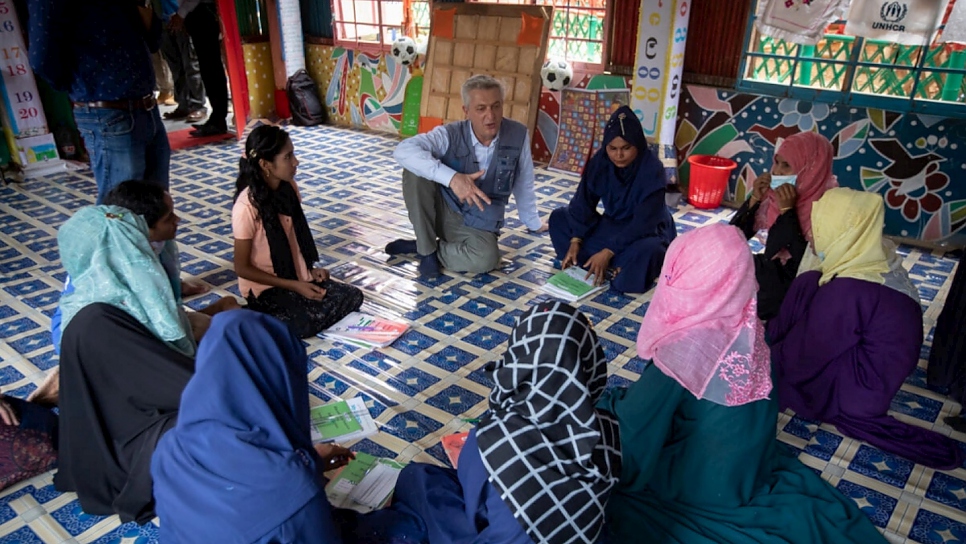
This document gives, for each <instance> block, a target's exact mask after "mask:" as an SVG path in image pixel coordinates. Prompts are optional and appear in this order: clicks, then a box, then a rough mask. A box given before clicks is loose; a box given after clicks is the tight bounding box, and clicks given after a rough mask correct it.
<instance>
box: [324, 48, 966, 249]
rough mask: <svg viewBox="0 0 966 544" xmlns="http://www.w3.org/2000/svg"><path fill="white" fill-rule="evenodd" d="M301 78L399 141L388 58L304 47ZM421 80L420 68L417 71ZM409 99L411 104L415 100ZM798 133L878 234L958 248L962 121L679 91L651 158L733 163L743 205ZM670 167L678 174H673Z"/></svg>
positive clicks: (680, 165)
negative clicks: (858, 200) (826, 147)
mask: <svg viewBox="0 0 966 544" xmlns="http://www.w3.org/2000/svg"><path fill="white" fill-rule="evenodd" d="M306 53H307V58H308V70H309V74H311V75H312V77H313V79H315V81H316V82H317V83H318V84H319V95H320V96H323V97H325V103H326V105H327V106H328V108H329V116H330V117H329V118H330V122H332V123H336V124H340V125H344V126H352V127H356V128H367V129H371V130H378V131H382V132H389V133H392V134H399V133H400V128H401V126H402V119H403V111H404V110H408V109H409V108H411V107H414V106H415V107H416V108H417V109H418V104H406V103H405V100H406V86H407V85H408V84H409V82H410V81H411V80H412V76H413V74H411V73H410V70H409V68H408V67H405V66H402V65H400V64H399V63H398V62H397V61H396V60H395V59H394V58H393V57H392V56H391V55H387V54H378V55H372V54H368V53H361V52H357V51H352V50H348V49H345V48H341V47H332V46H324V45H307V46H306ZM415 73H416V74H417V75H421V74H420V73H419V71H418V69H417V70H416V71H415ZM572 86H573V87H577V88H583V89H625V88H629V87H630V85H629V82H628V81H627V80H626V79H625V78H624V77H622V76H613V75H595V76H586V75H585V76H583V77H579V78H578V79H577V80H575V81H574V83H573V84H572ZM559 98H560V93H558V92H551V91H548V90H546V89H544V90H543V92H542V93H541V95H540V109H539V111H538V114H537V129H536V133H535V134H534V135H533V156H534V159H535V160H536V161H538V162H544V163H546V162H549V161H550V157H551V156H552V155H553V152H554V149H555V147H556V143H557V135H558V132H559V130H560V127H559V122H560V101H559ZM417 99H418V93H410V98H409V100H417ZM803 130H814V131H817V132H819V133H821V134H823V135H824V136H826V137H827V138H829V140H830V141H831V142H832V145H833V146H834V148H835V151H836V155H835V163H834V171H835V174H836V175H837V176H838V179H839V184H841V185H842V186H845V187H852V188H854V189H862V190H865V191H872V192H876V193H879V194H882V195H883V198H884V199H885V202H886V232H887V233H888V234H890V235H893V236H901V237H905V238H911V239H917V240H920V241H923V242H928V243H934V244H949V245H962V244H966V161H964V159H963V158H962V156H963V153H962V152H963V150H964V149H966V120H957V119H944V118H940V117H934V116H927V115H917V114H899V113H895V112H887V111H883V110H877V109H871V108H856V107H851V106H848V105H841V106H840V105H829V104H824V103H818V102H816V103H809V102H802V101H798V100H793V99H782V98H775V97H769V96H758V95H751V94H743V93H737V92H734V91H727V90H721V89H714V88H710V87H701V86H695V85H690V86H686V87H685V90H684V93H683V95H682V97H681V102H680V106H679V115H678V125H677V133H676V136H675V143H674V147H673V148H671V149H665V150H663V151H662V150H660V149H658V150H656V151H657V152H658V154H659V157H660V158H662V159H664V160H665V162H666V165H667V167H668V174H669V176H668V177H669V181H671V182H674V181H676V180H675V177H674V175H675V173H677V174H678V175H679V176H680V181H681V183H682V184H684V185H686V184H687V180H688V176H689V173H690V172H689V170H690V166H689V164H688V162H687V157H688V156H689V155H691V154H705V155H720V156H724V157H728V158H731V159H733V160H735V161H736V162H737V163H738V165H739V166H738V168H736V169H735V170H734V171H733V173H732V177H731V180H730V185H729V188H728V194H727V198H728V199H729V200H732V201H738V202H740V201H742V200H743V199H744V198H745V195H746V194H747V193H748V188H749V187H750V186H751V185H752V183H754V180H755V178H756V177H757V176H758V174H760V173H762V172H764V171H766V170H767V169H770V168H771V161H772V155H773V154H774V150H775V146H776V145H777V144H778V143H779V142H780V141H781V140H783V139H784V138H787V137H788V136H790V135H792V134H795V133H797V132H800V131H803ZM675 148H676V149H675ZM675 164H676V165H677V168H676V169H675Z"/></svg>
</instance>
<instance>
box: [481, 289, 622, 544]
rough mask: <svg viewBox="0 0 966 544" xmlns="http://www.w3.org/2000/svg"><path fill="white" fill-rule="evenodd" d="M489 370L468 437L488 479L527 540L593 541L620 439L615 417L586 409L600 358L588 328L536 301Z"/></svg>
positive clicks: (563, 309) (602, 373)
mask: <svg viewBox="0 0 966 544" xmlns="http://www.w3.org/2000/svg"><path fill="white" fill-rule="evenodd" d="M494 366H495V368H494V369H493V380H494V382H495V384H496V385H495V386H494V388H493V391H492V392H491V393H490V412H489V413H487V414H486V415H485V416H484V417H483V418H482V419H481V421H480V424H479V427H478V428H477V432H476V435H477V436H476V438H477V441H478V444H479V452H480V454H481V456H482V459H483V464H484V466H485V467H486V470H487V472H488V474H489V482H490V483H491V484H492V485H493V486H494V487H495V488H496V490H497V491H498V493H499V495H500V497H501V498H502V499H503V501H504V502H505V503H506V505H507V506H508V507H509V508H510V510H511V511H512V513H513V516H514V517H515V518H516V520H517V521H518V522H519V523H520V525H521V526H522V527H523V528H524V530H525V531H526V532H527V534H528V535H529V536H530V538H531V539H532V540H533V541H534V542H540V543H544V542H547V543H553V544H558V543H559V544H564V543H577V542H580V543H584V542H586V543H592V542H596V541H597V539H598V537H599V536H600V534H601V530H602V528H603V523H604V506H605V505H606V503H607V496H608V493H609V491H610V489H611V487H613V486H614V484H615V483H616V482H617V480H618V478H619V475H620V439H619V435H618V429H617V422H616V420H615V419H614V418H613V417H612V416H611V415H610V414H609V413H607V412H601V411H598V410H597V409H596V408H595V407H594V404H595V403H596V402H597V399H598V398H599V397H600V395H601V393H602V392H603V391H604V387H605V385H606V382H607V360H606V359H605V356H604V350H603V349H602V348H601V346H600V342H599V341H598V339H597V334H596V333H595V332H594V329H593V327H592V325H591V324H590V322H589V321H588V320H587V318H586V317H585V316H584V315H583V314H581V313H580V312H579V311H577V310H576V309H574V308H573V307H571V306H569V305H567V304H564V303H562V302H547V303H541V304H539V305H537V306H536V307H534V308H531V309H530V310H529V311H527V312H526V313H524V314H523V315H522V316H521V317H520V321H519V323H518V324H517V326H516V327H515V328H514V330H513V334H512V337H511V339H510V343H509V347H508V349H507V351H506V354H505V355H504V357H503V359H502V361H498V362H496V363H494Z"/></svg>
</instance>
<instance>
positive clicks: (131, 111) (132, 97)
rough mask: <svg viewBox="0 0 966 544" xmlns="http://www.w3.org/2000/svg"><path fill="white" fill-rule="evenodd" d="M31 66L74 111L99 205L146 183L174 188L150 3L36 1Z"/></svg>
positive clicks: (157, 28) (157, 30)
mask: <svg viewBox="0 0 966 544" xmlns="http://www.w3.org/2000/svg"><path fill="white" fill-rule="evenodd" d="M28 12H29V14H30V22H29V38H30V45H29V48H30V52H29V55H30V65H31V67H33V69H34V71H35V72H36V73H37V74H39V75H40V76H41V77H43V78H44V79H46V80H47V81H49V82H50V83H51V85H52V86H53V87H54V88H56V89H59V90H63V91H67V93H68V94H69V96H70V99H71V101H72V102H73V104H74V119H75V120H76V122H77V128H78V130H79V131H80V134H81V136H82V137H83V138H84V145H86V146H87V151H88V153H89V154H90V157H91V168H92V169H93V171H94V178H95V179H96V180H97V203H98V204H100V203H101V201H103V199H104V197H105V196H106V195H107V193H108V192H110V190H111V189H113V188H114V187H115V186H116V185H118V184H120V183H121V182H124V181H127V180H129V179H143V180H147V181H151V182H154V183H157V184H159V185H161V186H162V187H164V188H165V189H167V188H168V168H169V160H170V158H171V148H170V147H169V145H168V136H167V133H165V130H164V125H163V124H162V122H161V115H160V113H159V112H158V108H157V102H156V101H155V98H154V84H155V81H154V68H153V65H152V63H151V53H152V52H156V51H158V48H159V46H160V43H161V20H160V19H159V18H158V17H157V15H156V14H155V13H154V10H153V9H152V8H151V2H150V0H147V1H145V0H88V1H86V2H73V1H71V0H30V2H29V3H28Z"/></svg>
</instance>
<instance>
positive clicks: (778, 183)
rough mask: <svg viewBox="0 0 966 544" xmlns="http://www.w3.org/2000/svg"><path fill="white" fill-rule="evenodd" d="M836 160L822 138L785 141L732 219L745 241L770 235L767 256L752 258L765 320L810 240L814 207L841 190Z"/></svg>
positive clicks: (781, 296) (777, 304)
mask: <svg viewBox="0 0 966 544" xmlns="http://www.w3.org/2000/svg"><path fill="white" fill-rule="evenodd" d="M834 156H835V151H834V150H833V149H832V144H830V143H829V141H828V140H827V139H826V138H825V137H824V136H822V135H820V134H816V133H814V132H800V133H798V134H795V135H794V136H791V137H789V138H788V139H786V140H785V141H784V142H782V143H781V145H779V146H778V147H777V148H776V150H775V159H774V165H773V166H772V169H771V172H765V173H763V174H762V175H760V176H758V178H757V179H756V180H755V185H754V188H753V189H752V192H751V197H750V198H749V199H748V200H746V201H745V203H744V204H742V206H741V208H739V209H738V212H737V213H736V214H735V216H734V217H732V218H731V224H732V225H735V226H737V227H739V228H740V229H741V230H742V231H744V233H745V236H746V237H748V238H751V237H752V236H754V235H755V234H756V233H757V232H758V231H760V230H764V229H767V230H768V237H767V238H766V242H765V251H764V252H763V253H759V254H757V255H755V276H756V278H757V280H758V286H759V288H758V317H760V318H761V319H763V320H768V319H771V318H772V317H774V316H775V315H776V314H777V313H778V310H779V309H780V308H781V304H782V300H784V298H785V293H786V292H788V288H789V286H790V285H791V283H792V281H793V280H794V279H795V277H796V276H797V274H798V266H799V264H800V263H801V261H802V257H803V256H804V255H805V251H806V250H807V249H808V244H809V243H810V242H811V241H812V220H811V214H812V204H813V203H814V202H815V201H816V200H818V199H820V198H822V195H824V194H825V191H827V190H829V189H832V188H834V187H838V185H839V184H838V182H837V181H836V180H835V176H834V175H832V159H833V158H834Z"/></svg>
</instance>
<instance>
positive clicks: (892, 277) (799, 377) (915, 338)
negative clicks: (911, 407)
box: [768, 188, 963, 470]
mask: <svg viewBox="0 0 966 544" xmlns="http://www.w3.org/2000/svg"><path fill="white" fill-rule="evenodd" d="M883 218H884V208H883V205H882V198H881V197H880V196H879V195H876V194H873V193H865V192H861V191H853V190H851V189H841V188H839V189H832V190H830V191H828V192H826V193H825V196H823V197H822V199H821V200H819V201H818V202H816V203H815V204H814V206H813V208H812V235H813V238H814V242H813V243H814V250H815V253H816V254H817V255H818V260H819V261H820V263H819V265H818V269H817V270H812V271H809V272H805V273H803V274H801V275H800V276H799V277H798V278H797V279H796V280H795V281H794V282H793V283H792V286H791V289H790V290H789V291H788V295H787V296H786V297H785V301H784V303H783V304H782V308H781V311H780V312H779V314H778V317H776V318H775V319H773V320H772V321H770V322H769V323H768V337H769V340H770V341H771V342H772V361H773V366H774V368H775V386H776V389H777V391H778V401H779V403H780V405H781V406H782V407H783V408H791V409H792V410H794V411H795V412H796V413H797V414H798V415H800V416H802V417H805V418H808V419H816V420H821V421H824V422H826V423H831V424H833V425H835V426H836V428H838V430H839V431H840V432H841V433H843V434H845V435H847V436H851V437H853V438H857V439H860V440H864V441H866V442H868V443H869V444H871V445H873V446H875V447H877V448H880V449H882V450H885V451H888V452H891V453H894V454H896V455H901V456H903V457H905V458H907V459H909V460H911V461H915V462H916V463H920V464H922V465H926V466H929V467H932V468H937V469H943V470H945V469H953V468H957V467H959V466H960V465H961V464H962V462H963V452H962V451H961V450H960V449H959V448H958V447H957V443H956V442H955V441H954V440H952V439H950V438H949V437H946V436H943V435H941V434H939V433H937V432H934V431H931V430H929V429H925V428H923V427H919V426H916V425H911V424H908V423H904V422H901V421H898V420H896V419H895V418H893V417H891V416H889V415H887V411H888V410H889V405H890V403H891V402H892V398H893V397H894V396H895V394H896V392H898V391H899V388H900V387H901V386H902V383H903V381H904V380H905V379H906V377H908V376H909V374H910V373H912V371H913V370H914V369H915V368H916V365H917V364H918V362H919V348H920V346H921V345H922V339H923V335H922V328H923V322H922V310H921V308H920V306H919V296H918V293H917V291H916V289H915V287H914V286H913V285H912V283H911V282H910V281H909V276H908V274H907V273H906V271H905V270H904V269H902V267H901V265H900V264H899V261H898V259H897V258H895V255H894V252H893V251H891V250H890V249H889V248H888V247H887V246H884V245H883V240H882V227H883ZM803 266H804V265H803Z"/></svg>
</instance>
